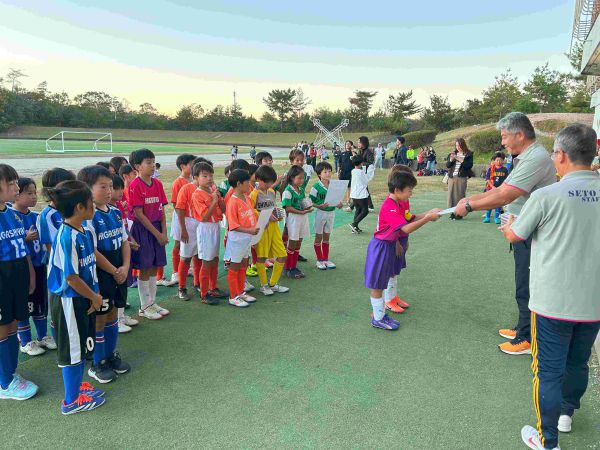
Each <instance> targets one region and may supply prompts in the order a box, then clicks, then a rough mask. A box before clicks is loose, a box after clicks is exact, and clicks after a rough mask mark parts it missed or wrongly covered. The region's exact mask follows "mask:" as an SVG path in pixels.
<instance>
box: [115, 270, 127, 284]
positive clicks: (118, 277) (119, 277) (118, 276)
mask: <svg viewBox="0 0 600 450" xmlns="http://www.w3.org/2000/svg"><path fill="white" fill-rule="evenodd" d="M113 278H114V279H115V281H116V282H117V283H118V284H123V283H125V280H127V269H125V267H124V266H121V267H118V268H117V271H116V272H115V274H114V275H113Z"/></svg>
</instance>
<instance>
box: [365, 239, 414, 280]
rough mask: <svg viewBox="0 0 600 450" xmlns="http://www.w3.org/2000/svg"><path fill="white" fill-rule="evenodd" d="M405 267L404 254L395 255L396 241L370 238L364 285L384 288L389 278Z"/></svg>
mask: <svg viewBox="0 0 600 450" xmlns="http://www.w3.org/2000/svg"><path fill="white" fill-rule="evenodd" d="M404 267H406V264H405V262H404V255H402V256H396V241H382V240H380V239H377V238H373V239H371V242H369V247H368V248H367V260H366V261H365V287H366V288H369V289H386V288H387V286H388V281H390V278H392V277H394V276H396V275H398V274H399V273H400V271H401V270H402V269H403V268H404Z"/></svg>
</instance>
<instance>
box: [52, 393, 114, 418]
mask: <svg viewBox="0 0 600 450" xmlns="http://www.w3.org/2000/svg"><path fill="white" fill-rule="evenodd" d="M104 402H106V399H105V398H104V397H90V396H89V395H86V394H83V393H82V394H79V397H77V400H75V401H74V402H73V403H71V404H69V405H67V404H66V403H65V401H64V400H63V401H62V402H61V404H60V412H61V413H62V414H63V415H65V416H68V415H69V414H76V413H80V412H84V411H91V410H93V409H96V408H98V407H99V406H102V405H103V404H104Z"/></svg>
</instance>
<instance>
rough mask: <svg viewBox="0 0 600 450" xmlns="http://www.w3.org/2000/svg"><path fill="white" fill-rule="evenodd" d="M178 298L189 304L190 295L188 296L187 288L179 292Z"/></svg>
mask: <svg viewBox="0 0 600 450" xmlns="http://www.w3.org/2000/svg"><path fill="white" fill-rule="evenodd" d="M177 297H178V298H179V299H181V300H183V301H184V302H187V301H189V300H190V294H188V291H187V288H183V289H179V290H178V291H177Z"/></svg>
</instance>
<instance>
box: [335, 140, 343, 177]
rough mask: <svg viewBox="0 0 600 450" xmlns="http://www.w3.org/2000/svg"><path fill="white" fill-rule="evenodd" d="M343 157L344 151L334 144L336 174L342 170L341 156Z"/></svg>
mask: <svg viewBox="0 0 600 450" xmlns="http://www.w3.org/2000/svg"><path fill="white" fill-rule="evenodd" d="M341 155H342V149H341V148H340V146H339V145H337V144H334V146H333V163H334V166H335V167H334V168H335V173H338V170H339V168H340V156H341Z"/></svg>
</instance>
